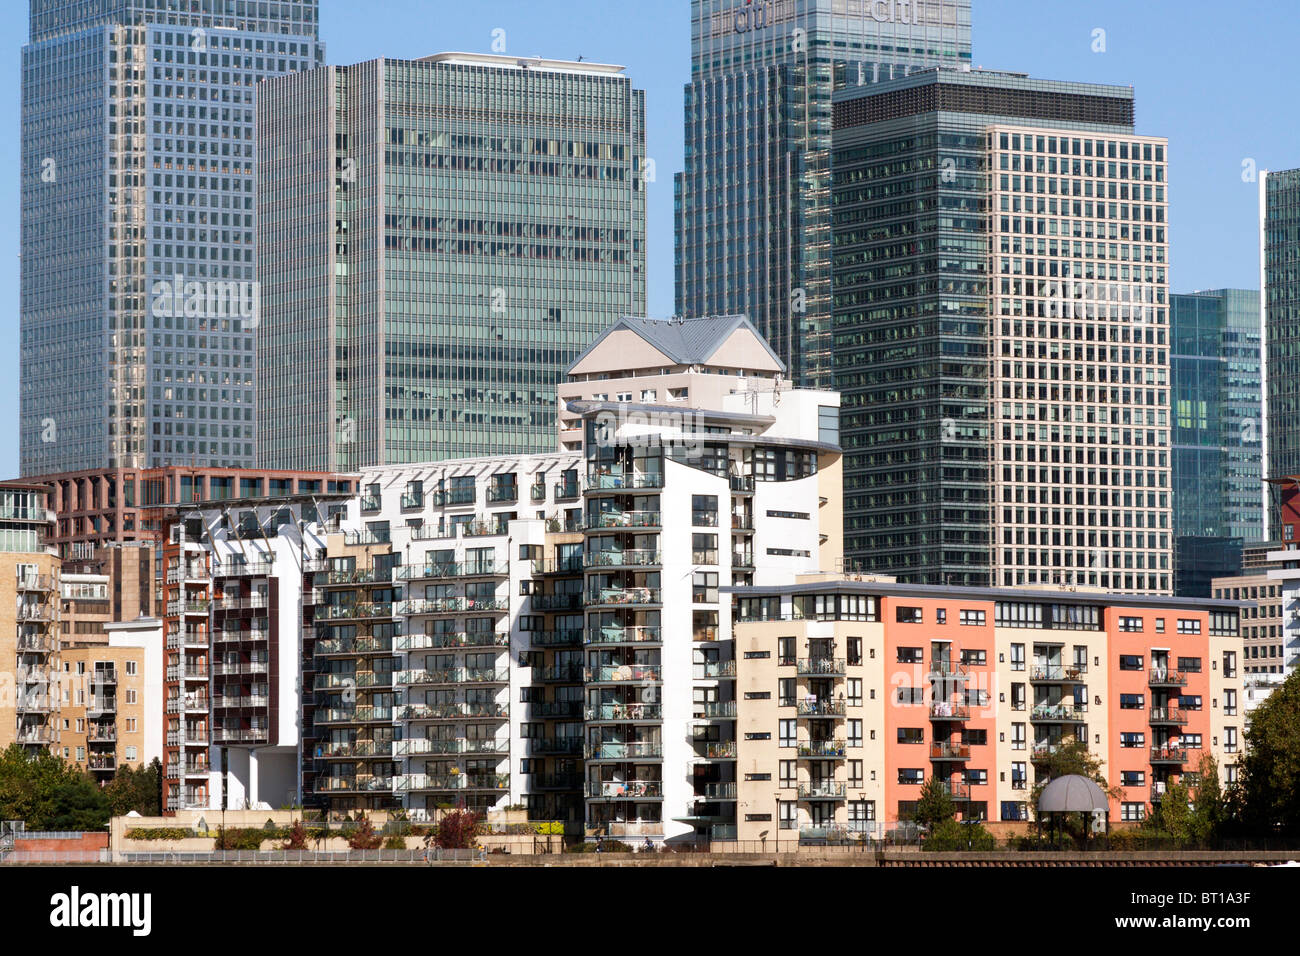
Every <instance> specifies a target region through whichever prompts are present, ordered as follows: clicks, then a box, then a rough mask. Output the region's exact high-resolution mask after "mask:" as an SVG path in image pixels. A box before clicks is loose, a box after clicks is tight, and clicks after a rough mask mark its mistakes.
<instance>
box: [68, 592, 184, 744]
mask: <svg viewBox="0 0 1300 956" xmlns="http://www.w3.org/2000/svg"><path fill="white" fill-rule="evenodd" d="M75 577H78V578H90V577H92V576H91V575H76V576H75ZM64 580H65V581H66V580H67V579H66V578H65V579H64ZM104 633H105V634H107V635H108V646H109V647H139V648H143V649H144V664H143V668H142V672H143V674H144V687H143V689H142V691H143V692H142V694H141V701H140V703H141V706H142V709H143V711H144V714H145V717H144V720H142V721H141V722H140V726H141V727H142V728H143V730H144V744H143V747H142V749H141V751H140V763H141V764H142V765H147V764H150V763H152V762H153V761H154V760H161V759H162V755H163V724H162V721H161V720H159V719H158V718H159V715H160V714H161V713H162V711H163V624H162V621H160V620H158V619H157V618H154V617H140V618H136V619H135V620H134V621H120V622H115V621H108V622H105V624H104Z"/></svg>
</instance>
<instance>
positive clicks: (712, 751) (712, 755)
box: [703, 740, 736, 760]
mask: <svg viewBox="0 0 1300 956" xmlns="http://www.w3.org/2000/svg"><path fill="white" fill-rule="evenodd" d="M703 759H704V760H735V759H736V742H735V741H734V740H714V741H710V742H709V743H708V744H707V745H706V746H705V748H704V754H703Z"/></svg>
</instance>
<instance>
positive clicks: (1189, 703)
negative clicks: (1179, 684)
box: [1178, 694, 1201, 710]
mask: <svg viewBox="0 0 1300 956" xmlns="http://www.w3.org/2000/svg"><path fill="white" fill-rule="evenodd" d="M1178 706H1179V707H1181V708H1182V709H1183V710H1200V709H1201V695H1200V694H1184V695H1183V696H1182V697H1179V698H1178Z"/></svg>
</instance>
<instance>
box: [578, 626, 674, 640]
mask: <svg viewBox="0 0 1300 956" xmlns="http://www.w3.org/2000/svg"><path fill="white" fill-rule="evenodd" d="M584 640H585V642H586V643H588V644H658V643H660V642H661V641H662V637H661V632H660V630H659V628H658V627H623V626H621V625H618V624H611V625H606V626H604V627H600V628H588V629H587V633H586V637H585V638H584Z"/></svg>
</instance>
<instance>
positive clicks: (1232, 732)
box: [1223, 727, 1237, 754]
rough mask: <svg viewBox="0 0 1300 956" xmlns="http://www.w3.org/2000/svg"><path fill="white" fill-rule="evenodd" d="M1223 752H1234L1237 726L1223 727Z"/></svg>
mask: <svg viewBox="0 0 1300 956" xmlns="http://www.w3.org/2000/svg"><path fill="white" fill-rule="evenodd" d="M1223 752H1224V753H1228V754H1235V753H1236V752H1237V728H1236V727H1225V728H1224V729H1223Z"/></svg>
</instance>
